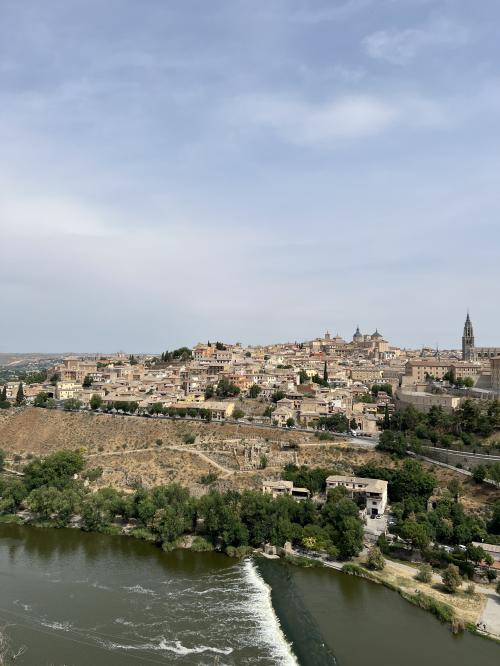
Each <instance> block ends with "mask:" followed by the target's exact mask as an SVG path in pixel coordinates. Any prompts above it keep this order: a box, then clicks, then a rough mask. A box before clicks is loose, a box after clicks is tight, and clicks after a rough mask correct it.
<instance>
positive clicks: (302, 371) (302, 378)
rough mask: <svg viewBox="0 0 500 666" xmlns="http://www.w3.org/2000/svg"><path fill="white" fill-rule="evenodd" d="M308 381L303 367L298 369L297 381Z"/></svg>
mask: <svg viewBox="0 0 500 666" xmlns="http://www.w3.org/2000/svg"><path fill="white" fill-rule="evenodd" d="M308 381H309V375H308V374H307V372H306V371H305V370H304V369H301V370H300V371H299V382H300V383H301V384H307V382H308Z"/></svg>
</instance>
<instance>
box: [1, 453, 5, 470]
mask: <svg viewBox="0 0 500 666" xmlns="http://www.w3.org/2000/svg"><path fill="white" fill-rule="evenodd" d="M4 464H5V451H4V450H3V449H0V472H1V471H2V470H3V466H4Z"/></svg>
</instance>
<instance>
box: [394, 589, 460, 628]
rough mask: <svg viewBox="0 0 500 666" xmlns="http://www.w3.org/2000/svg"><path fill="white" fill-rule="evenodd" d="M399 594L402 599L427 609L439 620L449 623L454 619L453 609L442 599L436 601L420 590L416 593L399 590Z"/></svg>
mask: <svg viewBox="0 0 500 666" xmlns="http://www.w3.org/2000/svg"><path fill="white" fill-rule="evenodd" d="M400 594H401V596H402V597H403V599H407V600H408V601H411V602H412V603H414V604H415V605H416V606H418V607H419V608H423V609H424V610H426V611H429V612H430V613H432V614H433V615H435V616H436V617H437V618H438V620H440V621H441V622H449V623H450V624H451V623H452V622H453V621H454V619H455V613H454V611H453V608H451V606H448V604H445V603H443V602H442V601H437V600H436V599H433V598H432V597H428V596H427V595H425V594H422V593H421V592H419V593H418V594H409V593H408V592H401V593H400Z"/></svg>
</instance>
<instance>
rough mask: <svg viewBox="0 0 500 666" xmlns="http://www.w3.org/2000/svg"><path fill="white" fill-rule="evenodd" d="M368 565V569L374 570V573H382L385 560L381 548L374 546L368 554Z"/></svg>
mask: <svg viewBox="0 0 500 666" xmlns="http://www.w3.org/2000/svg"><path fill="white" fill-rule="evenodd" d="M367 564H368V567H369V568H370V569H373V570H374V571H382V569H383V568H384V567H385V560H384V557H383V555H382V553H381V551H380V548H378V547H377V546H373V548H370V551H369V553H368V559H367Z"/></svg>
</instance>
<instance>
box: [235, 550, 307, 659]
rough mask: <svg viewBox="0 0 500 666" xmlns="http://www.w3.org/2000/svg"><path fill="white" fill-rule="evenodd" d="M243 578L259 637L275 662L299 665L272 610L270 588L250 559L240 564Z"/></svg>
mask: <svg viewBox="0 0 500 666" xmlns="http://www.w3.org/2000/svg"><path fill="white" fill-rule="evenodd" d="M242 568H243V572H244V578H245V581H246V583H247V584H248V586H249V588H250V590H251V603H252V611H251V612H252V614H253V616H254V617H255V620H256V621H257V624H258V627H259V638H260V639H261V640H262V641H263V642H264V643H266V645H267V646H268V648H269V650H270V653H271V654H272V656H273V658H274V659H276V664H277V665H278V664H279V666H299V662H298V661H297V658H296V656H295V655H294V653H293V651H292V646H291V645H290V643H289V642H288V641H287V640H286V637H285V634H284V633H283V630H282V629H281V625H280V622H279V620H278V617H277V615H276V613H275V612H274V608H273V604H272V600H271V588H270V587H269V585H267V583H266V582H265V581H264V579H263V578H262V576H261V575H260V574H259V572H258V571H257V567H256V566H255V564H254V562H253V561H252V560H250V559H246V560H245V561H244V562H243V565H242Z"/></svg>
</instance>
